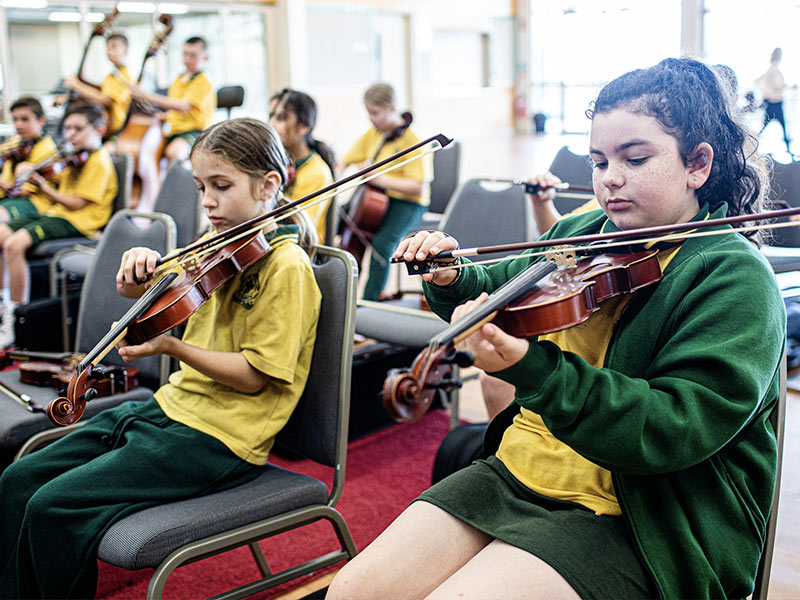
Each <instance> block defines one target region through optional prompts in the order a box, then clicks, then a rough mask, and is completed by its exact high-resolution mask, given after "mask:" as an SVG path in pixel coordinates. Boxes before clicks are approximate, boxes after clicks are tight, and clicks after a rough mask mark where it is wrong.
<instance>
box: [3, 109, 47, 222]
mask: <svg viewBox="0 0 800 600" xmlns="http://www.w3.org/2000/svg"><path fill="white" fill-rule="evenodd" d="M11 117H12V118H13V119H14V127H15V129H16V130H17V135H16V136H14V137H13V138H11V139H10V140H9V141H8V143H7V145H8V146H9V147H13V146H19V150H20V151H21V152H20V155H23V156H24V154H25V152H26V151H28V150H29V151H30V153H29V154H28V155H27V156H25V157H24V158H19V159H15V158H14V157H9V158H8V159H7V160H5V162H3V169H2V172H0V223H8V222H9V221H11V220H13V219H18V218H20V217H23V216H27V215H36V214H39V213H40V212H44V211H45V210H47V209H48V208H50V206H52V204H53V203H52V202H51V201H50V199H49V198H47V196H45V195H43V194H41V193H36V188H35V187H34V186H32V185H30V184H23V185H22V186H20V187H17V185H16V181H17V177H19V176H20V175H21V174H22V173H23V172H24V171H26V170H28V169H30V168H31V166H33V165H36V164H38V163H40V162H42V161H43V160H44V159H46V158H48V157H50V156H53V155H55V153H56V151H57V149H56V144H55V142H54V141H53V139H52V138H51V137H50V136H49V135H44V123H45V116H44V109H43V108H42V105H41V103H40V102H39V101H38V100H37V99H36V98H34V97H32V96H22V97H21V98H19V99H18V100H17V101H16V102H14V103H13V104H12V105H11Z"/></svg>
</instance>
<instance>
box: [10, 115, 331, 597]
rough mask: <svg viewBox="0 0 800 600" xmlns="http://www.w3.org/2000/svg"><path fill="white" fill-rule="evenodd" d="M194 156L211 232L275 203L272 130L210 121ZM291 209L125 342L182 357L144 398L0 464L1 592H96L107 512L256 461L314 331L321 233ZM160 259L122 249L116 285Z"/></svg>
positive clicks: (276, 425)
mask: <svg viewBox="0 0 800 600" xmlns="http://www.w3.org/2000/svg"><path fill="white" fill-rule="evenodd" d="M191 161H192V173H193V175H194V178H195V181H196V182H197V186H198V188H199V190H200V196H201V203H202V206H203V209H204V210H205V212H206V215H207V216H208V218H209V221H210V222H211V228H212V231H213V232H214V233H219V232H223V231H226V230H228V229H230V228H232V227H235V226H236V225H238V224H240V223H243V222H245V221H247V220H249V219H251V218H254V217H256V216H258V215H261V214H264V213H265V212H267V211H268V210H270V209H271V207H273V206H274V204H275V202H276V200H280V197H281V191H280V190H281V186H282V185H283V183H284V182H285V181H286V173H287V167H288V159H287V158H286V154H285V153H284V150H283V146H282V144H281V141H280V138H279V137H278V135H277V133H275V131H274V130H273V129H272V128H270V127H269V126H268V125H265V124H263V123H261V122H260V121H257V120H255V119H234V120H231V121H225V122H223V123H219V124H217V125H214V126H212V127H210V128H209V129H206V130H205V131H204V132H203V133H202V134H201V135H200V137H198V139H197V141H196V142H195V144H194V147H193V148H192V153H191ZM297 219H298V221H297V222H295V223H293V224H286V225H284V224H279V225H277V226H276V225H275V224H274V223H273V224H272V225H267V226H265V227H264V233H265V236H266V238H267V240H268V241H269V243H270V250H269V252H268V253H267V254H266V256H264V257H263V258H261V259H260V260H259V261H258V262H256V263H255V264H253V265H252V266H250V267H249V268H248V269H246V270H244V271H243V272H241V273H238V274H237V275H236V276H235V277H233V278H232V279H231V280H229V281H227V282H226V283H224V284H223V285H222V286H220V287H219V288H218V289H217V290H216V291H215V292H214V293H213V294H212V295H211V297H210V298H209V299H208V300H207V301H206V302H205V304H203V306H202V307H201V308H200V309H199V310H198V311H197V312H195V313H194V314H193V315H192V316H191V317H189V320H188V321H187V324H186V331H185V333H184V335H183V337H182V338H181V339H178V338H176V337H173V336H171V335H168V334H164V335H160V336H157V337H155V338H153V339H150V340H148V341H146V342H144V343H142V344H139V345H130V344H128V343H127V342H126V341H125V340H123V341H122V342H121V344H120V346H119V353H120V356H122V357H123V358H124V359H125V360H135V359H137V358H140V357H143V356H149V355H152V354H167V355H169V356H171V357H173V358H176V359H178V360H180V361H181V368H180V369H179V370H178V371H176V372H174V373H173V374H172V375H170V379H169V383H167V384H165V385H163V386H161V387H160V388H159V389H158V390H157V391H156V393H155V395H154V397H153V398H151V399H150V400H148V401H146V402H128V403H125V404H122V405H120V406H119V407H117V408H113V409H109V410H106V411H104V412H102V413H100V414H99V415H97V416H95V417H94V418H92V419H90V420H89V421H88V422H87V423H86V424H85V425H84V426H83V427H81V428H79V429H77V430H76V431H74V432H72V433H70V434H69V435H67V436H66V437H64V438H63V439H61V440H59V441H58V442H55V443H54V444H52V445H50V446H48V447H46V448H44V449H42V450H39V451H37V452H35V453H33V454H30V455H28V456H26V457H24V458H22V459H21V460H20V461H18V462H16V463H13V464H12V465H11V466H10V467H9V468H8V469H6V471H5V472H3V475H2V477H0V514H2V519H0V598H89V597H93V596H94V595H95V591H96V586H97V559H96V556H97V546H98V544H99V543H100V540H101V538H102V537H103V534H104V532H105V531H106V530H107V529H108V528H109V527H110V526H111V525H112V524H113V523H114V522H115V521H117V520H119V519H121V518H122V517H124V516H126V515H127V514H130V513H131V512H134V511H137V510H141V509H143V508H146V507H149V506H154V505H157V504H163V503H165V502H171V501H174V500H180V499H184V498H189V497H192V496H198V495H202V494H208V493H211V492H215V491H219V490H224V489H227V488H231V487H234V486H236V485H239V484H242V483H244V482H247V481H250V480H252V479H253V478H255V477H256V476H257V475H258V474H259V473H260V472H261V469H260V467H261V466H262V465H264V464H265V463H266V461H267V456H268V453H269V451H270V449H271V447H272V443H273V440H274V438H275V434H276V433H277V432H278V431H279V430H280V429H281V428H282V427H283V426H284V425H285V423H286V422H287V420H288V419H289V416H290V415H291V413H292V411H293V410H294V407H295V406H296V404H297V401H298V399H299V398H300V395H301V393H302V391H303V388H304V387H305V382H306V378H307V376H308V371H309V367H310V364H311V354H312V352H313V348H314V342H315V339H316V327H317V319H318V316H319V307H320V302H321V297H320V292H319V289H318V288H317V284H316V280H315V278H314V273H313V272H312V269H311V264H310V260H309V256H308V254H307V253H306V250H309V251H310V249H311V248H312V246H313V245H315V240H316V234H315V233H314V231H313V227H311V225H310V223H308V222H307V219H306V218H305V217H304V216H303V215H302V214H301V213H300V214H298V215H297ZM158 258H159V255H158V253H156V252H154V251H153V250H149V249H147V248H132V249H131V250H128V251H127V252H126V253H125V254H124V255H123V257H122V262H121V265H120V269H119V273H118V274H117V288H118V290H119V292H120V293H121V294H122V295H124V296H127V297H136V296H138V295H140V294H141V293H142V292H143V289H142V288H143V287H144V286H142V285H139V284H137V283H136V282H137V281H144V280H145V279H146V275H147V274H148V273H151V272H152V271H153V269H154V268H155V263H156V261H157V260H158ZM189 456H190V457H191V460H187V457H189ZM65 515H67V516H66V517H65Z"/></svg>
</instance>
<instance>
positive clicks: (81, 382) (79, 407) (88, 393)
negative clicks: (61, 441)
mask: <svg viewBox="0 0 800 600" xmlns="http://www.w3.org/2000/svg"><path fill="white" fill-rule="evenodd" d="M103 377H105V373H104V372H103V371H102V370H101V369H95V368H94V367H93V366H92V365H89V366H88V367H86V368H85V369H83V370H82V371H80V372H79V373H77V374H76V375H75V377H73V378H72V380H71V381H70V382H69V386H68V387H67V392H66V394H65V395H64V396H60V397H58V398H56V399H55V400H53V401H52V402H50V403H49V404H48V405H47V408H46V409H45V412H46V413H47V417H48V418H49V419H50V421H52V422H53V423H54V424H55V425H61V426H66V425H72V424H73V423H76V422H77V421H78V420H79V419H80V418H81V417H82V416H83V411H84V410H86V403H87V402H88V401H89V400H91V399H92V398H94V397H95V396H97V395H98V392H97V390H96V389H95V388H94V387H92V384H94V383H96V382H97V381H98V380H100V379H102V378H103Z"/></svg>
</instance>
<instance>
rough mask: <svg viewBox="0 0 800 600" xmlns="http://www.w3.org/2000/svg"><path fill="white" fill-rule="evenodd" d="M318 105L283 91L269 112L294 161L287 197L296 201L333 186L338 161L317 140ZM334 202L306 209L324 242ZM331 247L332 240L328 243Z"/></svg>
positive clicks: (288, 91)
mask: <svg viewBox="0 0 800 600" xmlns="http://www.w3.org/2000/svg"><path fill="white" fill-rule="evenodd" d="M316 122H317V103H316V102H314V99H313V98H312V97H311V96H309V95H308V94H305V93H303V92H298V91H297V90H283V91H282V92H281V95H280V96H279V99H278V102H277V103H276V104H275V106H274V109H273V110H271V111H270V115H269V124H270V125H272V126H273V127H274V128H275V131H277V132H278V135H280V136H281V141H282V142H283V146H284V148H286V152H287V153H288V154H289V158H291V159H292V161H293V162H294V168H295V172H294V177H293V178H292V177H291V176H290V177H289V184H288V185H287V186H286V191H285V195H286V197H287V198H288V199H289V200H297V199H299V198H302V197H303V196H307V195H308V194H310V193H312V192H315V191H317V190H319V189H321V188H323V187H325V186H326V185H330V184H331V183H333V171H334V169H335V165H336V159H335V158H334V155H333V150H331V149H330V148H329V147H328V145H327V144H325V143H324V142H321V141H319V140H318V139H315V138H314V136H313V132H314V125H315V124H316ZM330 205H331V200H330V199H329V200H326V201H324V202H320V203H319V204H315V205H314V206H311V207H309V208H307V209H306V211H305V212H306V215H308V217H309V218H310V219H311V221H312V222H313V223H314V227H316V229H317V235H318V236H319V239H320V240H325V224H326V220H327V216H328V210H329V209H330ZM325 241H326V242H327V243H329V244H330V242H331V240H325Z"/></svg>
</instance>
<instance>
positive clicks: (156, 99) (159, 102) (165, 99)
mask: <svg viewBox="0 0 800 600" xmlns="http://www.w3.org/2000/svg"><path fill="white" fill-rule="evenodd" d="M130 88H131V96H133V97H134V98H136V99H137V100H144V101H145V102H149V103H150V104H155V105H156V106H158V107H159V108H163V109H164V110H175V111H178V112H182V113H187V112H189V111H190V110H192V103H191V102H189V101H188V100H184V99H182V98H170V97H169V96H162V95H161V94H156V93H154V92H146V91H144V90H143V89H142V88H141V87H139V86H138V85H137V84H135V83H132V84H130Z"/></svg>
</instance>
